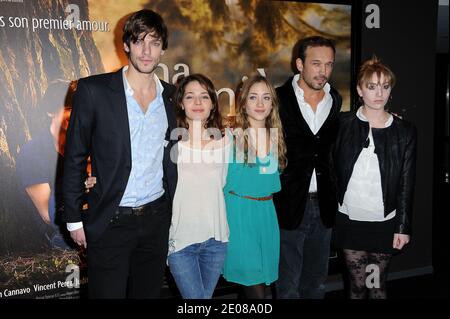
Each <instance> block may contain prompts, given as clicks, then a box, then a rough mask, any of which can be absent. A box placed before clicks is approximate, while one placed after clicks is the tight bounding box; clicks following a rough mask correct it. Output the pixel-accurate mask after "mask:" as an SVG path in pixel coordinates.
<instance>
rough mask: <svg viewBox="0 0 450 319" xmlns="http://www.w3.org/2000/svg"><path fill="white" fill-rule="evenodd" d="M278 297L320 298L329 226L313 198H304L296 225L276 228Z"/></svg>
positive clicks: (324, 272)
mask: <svg viewBox="0 0 450 319" xmlns="http://www.w3.org/2000/svg"><path fill="white" fill-rule="evenodd" d="M280 240H281V247H280V248H281V249H280V266H279V277H278V281H277V282H276V291H277V298H279V299H298V298H300V299H322V298H324V296H325V285H324V283H325V280H326V279H327V276H328V258H329V254H330V240H331V228H325V226H324V225H323V223H322V220H321V218H320V211H319V203H318V201H317V199H308V201H307V203H306V208H305V214H304V216H303V220H302V222H301V224H300V226H299V227H298V228H297V229H294V230H284V229H281V231H280Z"/></svg>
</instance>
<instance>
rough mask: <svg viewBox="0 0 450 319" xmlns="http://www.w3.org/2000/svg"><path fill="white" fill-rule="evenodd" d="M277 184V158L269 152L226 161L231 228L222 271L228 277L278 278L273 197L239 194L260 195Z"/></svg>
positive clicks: (245, 281) (241, 280)
mask: <svg viewBox="0 0 450 319" xmlns="http://www.w3.org/2000/svg"><path fill="white" fill-rule="evenodd" d="M274 167H275V168H274ZM280 188H281V185H280V175H279V172H278V160H277V159H274V157H273V156H271V155H270V154H269V155H268V156H266V158H264V159H262V160H260V159H259V158H257V160H256V163H255V164H244V163H235V161H233V162H231V163H230V164H229V166H228V175H227V183H226V185H225V188H224V194H225V204H226V209H227V218H228V226H229V229H230V237H229V243H228V252H227V258H226V260H225V265H224V271H223V276H224V278H225V279H226V280H227V281H229V282H235V283H238V284H241V285H245V286H252V285H256V284H261V283H265V284H266V285H269V284H270V283H272V282H274V281H276V280H277V279H278V262H279V256H280V232H279V228H278V220H277V215H276V212H275V206H274V204H273V200H272V199H270V200H264V201H260V200H254V199H247V198H243V197H240V196H251V197H255V198H261V197H266V196H270V195H272V194H273V193H276V192H278V191H279V190H280ZM230 191H232V192H234V193H235V194H236V195H233V194H230ZM239 195H240V196H239Z"/></svg>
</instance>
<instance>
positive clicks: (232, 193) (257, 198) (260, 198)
mask: <svg viewBox="0 0 450 319" xmlns="http://www.w3.org/2000/svg"><path fill="white" fill-rule="evenodd" d="M228 193H230V194H231V195H235V196H238V197H242V198H246V199H251V200H258V201H265V200H271V199H272V198H273V196H272V195H269V196H264V197H252V196H244V195H238V194H236V193H235V192H233V191H229V192H228Z"/></svg>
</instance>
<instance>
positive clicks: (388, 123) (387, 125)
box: [356, 106, 394, 127]
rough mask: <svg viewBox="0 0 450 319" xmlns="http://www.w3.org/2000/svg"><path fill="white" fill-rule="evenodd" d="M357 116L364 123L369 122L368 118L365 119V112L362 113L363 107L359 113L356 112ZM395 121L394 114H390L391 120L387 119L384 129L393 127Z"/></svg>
mask: <svg viewBox="0 0 450 319" xmlns="http://www.w3.org/2000/svg"><path fill="white" fill-rule="evenodd" d="M356 116H357V117H358V118H359V119H360V120H361V121H363V122H369V120H368V119H367V117H365V116H364V114H363V112H362V106H360V107H359V109H358V111H356ZM393 121H394V117H393V116H392V114H390V113H389V118H388V119H387V121H386V123H384V127H389V126H391V124H392V122H393Z"/></svg>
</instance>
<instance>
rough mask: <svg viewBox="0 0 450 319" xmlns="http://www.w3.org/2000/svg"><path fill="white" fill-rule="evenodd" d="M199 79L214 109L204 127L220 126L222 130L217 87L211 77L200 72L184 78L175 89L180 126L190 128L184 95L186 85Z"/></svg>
mask: <svg viewBox="0 0 450 319" xmlns="http://www.w3.org/2000/svg"><path fill="white" fill-rule="evenodd" d="M194 81H197V82H198V83H199V84H200V85H201V86H202V87H203V88H204V89H205V90H206V91H207V92H208V95H209V98H210V99H211V103H212V109H211V112H210V113H209V117H208V119H207V120H206V122H205V124H204V128H218V129H219V130H222V116H221V114H220V111H219V100H218V98H217V93H216V89H215V88H214V84H213V83H212V81H211V80H210V79H208V78H207V77H206V76H204V75H203V74H200V73H195V74H191V75H188V76H186V77H184V78H182V79H181V80H180V81H179V82H178V84H177V89H176V91H175V109H176V110H175V111H176V115H177V123H178V127H183V128H186V129H189V124H188V122H187V119H186V113H185V111H184V110H183V97H184V94H185V91H186V86H187V85H188V84H189V83H191V82H194Z"/></svg>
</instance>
